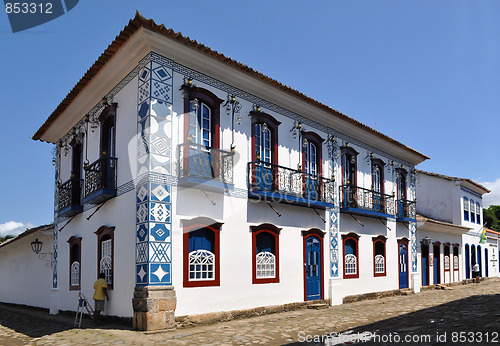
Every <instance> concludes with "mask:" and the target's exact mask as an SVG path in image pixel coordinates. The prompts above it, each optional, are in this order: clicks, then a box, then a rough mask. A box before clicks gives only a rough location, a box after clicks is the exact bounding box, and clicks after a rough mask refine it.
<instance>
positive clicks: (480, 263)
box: [477, 245, 483, 278]
mask: <svg viewBox="0 0 500 346" xmlns="http://www.w3.org/2000/svg"><path fill="white" fill-rule="evenodd" d="M477 264H479V277H480V278H482V277H483V262H482V258H481V245H478V246H477Z"/></svg>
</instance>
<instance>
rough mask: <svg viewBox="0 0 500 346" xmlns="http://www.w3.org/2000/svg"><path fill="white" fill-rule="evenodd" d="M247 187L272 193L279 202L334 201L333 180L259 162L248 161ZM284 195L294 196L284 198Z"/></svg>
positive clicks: (253, 190)
mask: <svg viewBox="0 0 500 346" xmlns="http://www.w3.org/2000/svg"><path fill="white" fill-rule="evenodd" d="M248 190H249V191H250V192H255V193H257V194H259V192H264V193H270V194H273V196H272V199H273V200H276V199H277V198H282V199H283V200H282V202H292V203H293V202H301V203H305V204H307V203H309V202H314V201H318V202H324V203H328V204H332V205H333V204H334V192H335V186H334V180H331V179H328V178H323V177H320V176H318V175H313V174H309V173H305V172H302V171H299V170H295V169H291V168H287V167H283V166H278V165H275V164H271V163H267V162H263V161H252V162H249V163H248ZM287 196H291V197H293V198H294V199H293V200H290V201H288V200H287V198H286V197H287ZM295 198H297V200H295ZM276 201H278V200H276Z"/></svg>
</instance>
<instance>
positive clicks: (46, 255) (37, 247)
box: [31, 238, 53, 267]
mask: <svg viewBox="0 0 500 346" xmlns="http://www.w3.org/2000/svg"><path fill="white" fill-rule="evenodd" d="M42 247H43V242H42V241H40V240H38V238H36V239H35V240H34V241H32V242H31V249H32V250H33V252H34V253H35V254H37V255H38V258H40V260H41V261H44V262H47V263H45V265H46V266H47V267H52V263H53V257H52V252H40V251H42Z"/></svg>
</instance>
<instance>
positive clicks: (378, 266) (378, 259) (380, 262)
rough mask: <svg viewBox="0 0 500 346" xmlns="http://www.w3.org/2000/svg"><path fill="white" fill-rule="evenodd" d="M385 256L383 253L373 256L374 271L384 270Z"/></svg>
mask: <svg viewBox="0 0 500 346" xmlns="http://www.w3.org/2000/svg"><path fill="white" fill-rule="evenodd" d="M384 268H385V258H384V256H383V255H376V256H375V273H383V272H385V269H384Z"/></svg>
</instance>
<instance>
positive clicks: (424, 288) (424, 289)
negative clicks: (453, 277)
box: [422, 277, 493, 291]
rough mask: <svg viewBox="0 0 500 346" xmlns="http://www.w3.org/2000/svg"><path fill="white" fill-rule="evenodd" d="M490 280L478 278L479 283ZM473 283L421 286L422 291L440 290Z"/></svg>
mask: <svg viewBox="0 0 500 346" xmlns="http://www.w3.org/2000/svg"><path fill="white" fill-rule="evenodd" d="M491 279H493V277H484V278H480V282H482V281H487V280H491ZM473 283H475V281H474V279H464V280H462V281H455V282H450V283H447V284H438V285H428V286H422V291H428V290H440V289H444V288H443V286H444V287H453V286H458V285H468V284H473Z"/></svg>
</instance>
